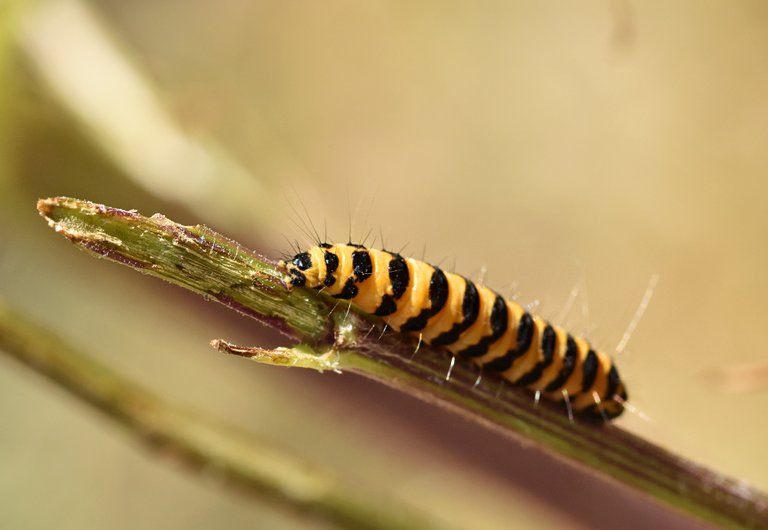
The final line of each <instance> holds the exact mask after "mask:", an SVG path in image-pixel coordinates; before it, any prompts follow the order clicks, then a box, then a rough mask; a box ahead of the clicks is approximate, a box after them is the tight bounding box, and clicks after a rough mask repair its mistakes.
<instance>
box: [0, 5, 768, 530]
mask: <svg viewBox="0 0 768 530" xmlns="http://www.w3.org/2000/svg"><path fill="white" fill-rule="evenodd" d="M767 94H768V6H767V5H766V4H765V2H761V1H758V0H744V1H741V2H735V3H734V2H730V3H728V2H710V1H704V2H655V3H648V2H643V3H641V2H634V1H630V0H599V1H594V2H587V3H579V4H573V3H568V2H554V3H553V2H546V3H542V2H535V1H513V2H493V1H491V2H485V3H480V4H478V3H466V2H452V1H449V2H446V1H439V2H438V1H428V2H351V1H343V0H342V1H330V2H309V1H295V2H277V1H261V2H246V1H232V2H211V1H205V0H195V1H189V0H186V1H183V2H182V1H179V0H168V1H165V2H150V1H133V2H117V1H94V2H85V1H81V0H49V1H45V0H41V1H21V0H5V1H4V2H2V3H0V296H2V297H3V298H4V299H6V300H7V301H8V302H9V303H10V304H12V305H13V306H14V307H16V308H18V309H20V310H24V311H26V312H28V313H29V314H31V315H32V316H34V317H35V318H37V319H38V320H39V321H41V322H42V323H44V324H45V325H46V326H48V327H49V328H50V329H52V330H54V331H56V332H58V333H60V334H61V335H62V336H63V337H65V338H66V339H68V340H70V341H71V342H73V343H75V344H78V345H80V346H81V347H82V348H83V349H84V350H86V351H88V352H90V353H91V354H93V355H94V356H95V357H97V358H98V359H99V360H101V361H102V362H105V363H108V364H109V365H110V366H112V367H114V368H115V369H117V370H119V371H120V372H121V373H123V374H125V375H126V376H128V377H130V378H132V379H134V380H136V381H139V382H141V383H142V384H145V385H147V386H148V387H150V388H152V389H153V390H154V391H156V392H158V393H160V394H161V395H163V396H165V397H167V398H168V399H170V400H173V401H176V402H180V403H184V404H188V405H190V406H193V407H195V408H198V409H201V410H203V411H207V412H210V413H211V414H212V415H216V416H218V417H221V418H224V419H226V420H228V421H230V422H232V423H234V424H237V425H239V426H241V427H243V428H245V429H247V430H249V431H252V432H254V433H256V434H258V435H260V436H262V437H264V438H265V439H267V440H270V441H273V442H275V443H276V444H278V445H280V446H282V447H285V448H286V449H288V450H290V451H293V452H295V453H297V454H299V455H301V456H303V457H305V458H307V459H312V460H316V461H319V462H322V463H323V464H325V465H327V466H329V467H331V468H333V469H335V470H337V471H338V472H339V473H340V474H341V475H342V476H344V477H345V478H347V479H349V480H350V481H353V482H354V483H356V484H360V486H361V487H363V488H370V489H372V490H374V491H380V492H387V495H390V496H391V497H393V498H396V499H398V500H401V501H402V502H404V503H406V504H412V505H414V506H418V507H420V508H423V509H425V510H427V511H430V512H432V513H433V514H435V515H436V516H437V517H438V518H440V519H441V520H443V521H446V522H451V523H453V524H455V525H457V526H459V527H462V528H552V527H557V528H599V527H603V528H615V527H617V526H619V525H620V526H622V527H624V528H629V527H633V525H636V526H635V527H638V528H640V527H644V526H647V525H648V524H649V521H652V520H654V518H657V517H659V518H663V517H665V516H664V514H663V513H661V512H660V511H657V510H655V509H653V508H652V507H649V506H648V505H647V504H645V503H643V502H642V499H635V498H633V497H631V496H629V495H626V494H624V493H622V492H616V491H614V490H613V489H612V488H611V487H609V486H607V485H604V484H601V483H598V482H595V483H583V482H582V481H581V480H582V479H581V478H580V476H578V475H576V474H574V473H573V472H571V471H570V470H568V469H567V468H564V467H563V466H561V465H560V464H558V463H556V462H554V461H552V460H551V459H548V458H546V457H544V456H542V455H540V454H539V453H538V452H537V451H535V450H534V449H531V448H521V447H520V446H518V445H517V444H514V443H510V442H509V441H507V440H504V439H501V438H500V437H499V436H497V435H495V434H492V433H489V432H486V431H484V430H483V429H482V428H480V427H478V426H477V425H473V424H469V423H467V422H465V421H464V420H462V419H460V418H458V417H456V416H453V415H450V414H447V413H444V412H442V411H439V410H437V409H435V408H433V407H430V406H427V405H424V404H422V403H420V402H417V401H415V400H413V399H411V398H407V397H404V396H401V395H398V394H396V393H395V392H392V391H390V390H388V389H386V388H384V387H382V386H379V385H376V384H373V383H370V382H368V381H365V380H362V379H360V378H357V377H355V376H352V375H341V376H338V375H334V374H316V373H313V372H309V371H300V370H287V369H281V368H273V367H265V366H259V365H256V364H254V363H249V362H247V361H245V360H242V359H236V358H228V357H225V356H222V355H220V354H217V353H215V352H214V351H212V349H211V348H210V347H209V346H208V341H209V340H210V339H213V338H217V337H221V338H226V339H228V340H231V341H234V342H236V343H240V344H258V345H265V346H274V345H277V344H281V343H282V339H281V338H280V337H278V336H276V335H275V334H273V333H271V332H270V331H268V330H264V329H262V328H260V327H259V326H258V325H256V324H254V323H252V322H249V321H247V320H246V319H244V318H242V317H239V316H237V315H235V314H234V313H231V312H229V311H227V310H226V309H224V308H223V307H219V306H217V305H215V304H212V303H206V302H205V301H203V300H202V299H200V298H198V297H196V296H193V295H191V294H189V293H186V292H182V291H181V290H179V289H176V288H172V287H170V286H167V285H165V284H163V283H161V282H160V281H158V280H155V279H150V278H146V277H142V276H139V275H137V274H135V273H134V272H133V271H130V270H128V269H126V268H121V267H118V266H116V265H113V264H108V263H105V262H100V261H97V260H95V259H92V258H91V257H89V256H87V255H86V254H84V253H81V252H78V251H76V250H75V249H74V248H73V247H72V246H71V245H70V244H69V243H67V242H66V241H65V240H64V239H63V238H60V237H58V236H56V235H55V234H54V233H53V232H52V231H51V230H50V229H48V228H47V227H46V225H45V223H44V222H43V220H42V219H40V218H39V217H38V215H37V212H36V211H35V201H36V200H37V199H38V198H40V197H49V196H55V195H68V196H74V197H78V198H83V199H89V200H93V201H97V202H103V203H106V204H109V205H111V206H117V207H122V208H126V209H137V210H139V211H140V212H141V213H143V214H146V215H150V214H152V213H154V212H162V213H164V214H165V215H167V216H168V217H170V218H171V219H174V220H176V221H179V222H183V223H186V224H196V223H205V224H207V225H209V226H211V227H212V228H214V229H215V230H217V231H219V232H221V233H223V234H226V235H229V236H231V237H234V238H236V239H238V240H239V241H241V242H242V243H244V244H246V245H249V246H252V247H253V248H255V249H257V250H259V251H260V252H262V253H264V254H266V255H269V256H272V257H279V255H280V254H281V253H283V252H291V249H290V246H289V244H288V243H287V242H286V239H285V238H288V239H289V240H291V241H293V240H294V239H299V241H300V242H301V243H302V244H307V243H306V240H302V237H303V236H302V235H301V232H300V231H299V229H298V228H297V227H296V221H297V218H298V217H299V215H298V214H297V213H296V212H295V211H294V210H298V211H299V212H301V211H302V208H303V207H302V206H301V204H302V203H303V204H304V205H306V209H307V212H308V216H309V217H310V218H311V220H312V222H313V223H314V224H315V226H317V227H318V230H320V232H323V231H325V230H327V233H328V235H329V239H331V240H341V241H346V239H347V238H348V233H349V232H350V231H351V233H352V237H353V239H362V238H363V237H364V236H365V234H366V233H367V232H368V231H369V230H372V231H373V234H376V235H377V236H378V234H379V233H381V234H382V235H383V237H384V240H385V243H386V245H387V247H389V248H394V249H399V248H401V247H403V246H405V250H404V252H405V253H410V254H411V255H413V256H416V257H419V258H420V257H421V256H422V255H424V256H425V257H426V259H427V260H429V261H432V262H442V263H443V265H444V266H445V267H448V268H451V269H453V270H455V271H457V272H461V273H463V274H465V275H468V276H470V277H473V278H475V279H478V278H480V277H481V276H482V274H483V273H482V271H483V270H484V269H485V268H487V274H485V282H486V283H487V284H488V285H491V286H493V287H495V288H496V289H498V290H499V291H500V292H502V293H504V294H507V295H510V296H513V295H514V296H517V299H518V300H519V301H521V302H523V303H535V304H538V307H537V311H538V312H539V313H540V314H542V315H544V316H546V317H548V318H553V319H558V321H559V323H560V324H563V325H567V326H568V327H569V328H570V329H572V330H573V331H575V332H581V333H585V334H586V335H587V336H588V337H589V338H590V339H591V340H592V341H593V343H594V344H596V345H597V346H599V347H601V348H602V349H604V350H606V351H613V350H614V348H615V347H616V345H617V343H618V342H619V340H620V338H621V336H622V334H623V333H624V331H625V329H626V328H627V325H628V323H629V321H630V320H631V318H632V315H633V313H634V312H635V310H636V307H637V305H638V304H639V303H640V300H641V298H642V296H643V293H644V291H645V289H646V286H647V285H648V282H649V279H650V278H651V277H652V275H653V274H656V273H658V275H659V282H658V285H657V287H656V290H655V294H654V297H653V300H652V302H651V305H650V307H649V309H648V311H647V313H646V315H645V316H644V318H643V319H642V321H641V322H640V324H639V326H638V328H637V330H636V332H635V333H634V335H633V336H632V339H631V341H630V343H629V347H628V348H627V350H626V351H625V352H623V353H622V355H621V356H620V358H619V359H618V361H617V362H618V364H619V366H620V368H621V370H622V374H623V377H624V378H625V380H626V381H627V384H628V386H629V392H630V397H631V401H632V403H633V404H634V406H636V407H638V408H639V409H640V410H641V411H642V413H643V414H645V415H647V416H648V417H649V418H650V421H646V420H644V419H643V417H642V416H641V415H640V414H625V415H624V416H623V417H622V418H621V419H620V420H619V421H618V425H620V426H621V427H622V428H626V429H628V430H630V431H632V432H635V433H637V434H638V435H640V436H643V437H645V438H647V439H649V440H651V441H653V442H655V443H657V444H660V445H663V446H664V447H667V448H668V449H670V450H672V451H673V452H676V453H679V454H682V455H685V456H687V457H689V458H691V459H694V460H696V461H698V462H700V463H702V464H705V465H707V466H709V467H711V468H714V469H716V470H718V471H721V472H724V473H726V474H728V475H730V476H732V477H735V478H738V479H743V480H745V481H747V482H749V483H751V484H753V485H755V486H757V487H759V488H762V489H763V490H765V489H768V459H766V458H765V457H764V452H765V451H764V450H765V447H766V445H768V424H766V422H765V421H764V416H765V413H766V411H767V410H768V408H767V407H768V382H765V381H763V382H762V383H764V384H761V381H760V380H759V378H758V379H757V380H756V381H752V380H751V379H750V375H749V374H753V373H758V368H757V367H758V366H759V365H760V363H768V351H766V349H765V347H764V344H765V343H766V333H767V332H766V326H765V322H766V319H768V307H766V303H765V300H767V299H768V277H767V276H766V272H765V271H766V270H768V245H767V244H766V242H768V238H767V236H768V233H766V229H767V228H768V208H766V199H765V197H766V194H767V193H768V179H766V176H768V96H766V95H767ZM302 215H303V213H302ZM369 240H370V238H369ZM377 245H381V237H380V236H378V237H377ZM574 289H578V290H579V296H578V298H577V300H576V303H575V304H574V309H573V310H572V311H570V312H569V313H568V314H567V315H563V314H562V313H563V311H562V310H563V307H564V306H565V305H566V303H567V301H568V297H569V293H571V291H572V290H574ZM751 366H754V367H755V368H754V369H752V368H750V367H751ZM732 367H736V368H742V367H746V368H744V369H743V370H741V371H739V372H732V371H730V369H731V368H732ZM745 382H746V383H745ZM742 383H745V384H742ZM276 404H279V406H276ZM0 423H1V424H2V427H0V526H2V527H3V528H46V527H49V526H51V525H55V526H56V527H57V528H61V529H70V528H71V529H76V528H77V529H81V528H97V527H101V528H114V529H122V528H125V529H129V528H137V527H149V528H185V529H195V528H200V529H203V528H210V527H212V526H213V525H214V524H215V525H222V526H224V527H227V528H246V527H247V528H253V527H254V526H256V527H259V528H305V527H307V525H308V523H307V522H306V521H304V520H302V519H299V518H297V517H295V516H292V515H290V514H286V513H285V512H284V511H280V510H277V509H275V508H274V507H272V506H270V505H269V504H268V503H258V502H256V503H254V502H253V501H252V500H251V499H246V498H242V497H239V496H236V495H235V496H233V495H232V494H231V492H229V491H226V490H223V489H221V488H218V487H216V486H215V485H214V484H211V483H208V482H205V481H200V480H199V478H198V477H193V476H192V475H189V474H186V473H183V472H180V471H178V470H177V469H174V468H173V467H172V466H170V465H168V463H167V462H165V461H163V460H161V459H158V458H157V457H155V456H152V455H149V454H147V453H145V452H144V451H143V450H141V449H137V446H136V445H135V444H134V443H133V442H131V441H129V439H128V438H126V437H125V436H124V434H123V433H122V432H120V430H118V429H116V428H114V426H113V425H112V424H111V423H109V422H108V421H107V420H106V419H104V418H102V417H100V416H98V415H97V414H96V413H94V412H93V411H91V410H90V409H88V408H85V407H83V406H82V405H81V404H80V403H78V402H76V401H75V400H74V399H72V398H71V397H70V396H68V395H65V394H64V393H63V392H62V391H60V390H59V389H57V388H55V387H54V386H52V385H51V384H50V383H48V382H47V381H44V380H42V379H41V378H40V377H39V376H37V375H35V374H33V373H31V372H30V371H29V370H27V369H26V368H24V367H21V366H20V365H17V364H16V363H15V362H14V361H12V360H10V359H8V358H5V357H0ZM577 480H579V482H578V483H576V482H575V481H577ZM660 520H664V521H665V522H666V524H668V525H674V524H677V525H680V526H681V527H682V525H683V524H684V523H683V522H681V521H677V520H676V519H674V518H672V519H660Z"/></svg>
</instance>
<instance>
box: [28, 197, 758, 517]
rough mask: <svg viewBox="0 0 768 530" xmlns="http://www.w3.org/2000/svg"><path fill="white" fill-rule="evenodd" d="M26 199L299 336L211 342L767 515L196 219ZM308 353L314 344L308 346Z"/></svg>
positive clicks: (610, 428) (107, 246) (145, 263)
mask: <svg viewBox="0 0 768 530" xmlns="http://www.w3.org/2000/svg"><path fill="white" fill-rule="evenodd" d="M38 209H39V210H40V212H41V213H42V214H43V215H44V216H45V217H46V218H47V219H48V222H49V224H50V225H51V226H52V227H53V228H54V229H55V230H56V231H57V232H59V233H61V234H62V235H64V236H65V237H67V238H68V239H70V240H71V241H72V242H73V243H75V244H77V245H78V246H79V247H80V248H83V249H85V250H88V251H90V252H92V253H94V254H96V255H98V256H101V257H106V258H108V259H111V260H113V261H117V262H120V263H122V264H124V265H128V266H130V267H133V268H135V269H137V270H139V271H141V272H144V273H147V274H151V275H154V276H157V277H160V278H163V279H165V280H167V281H170V282H171V283H175V284H177V285H180V286H182V287H186V288H188V289H192V290H194V291H196V292H198V293H202V294H204V295H207V296H210V297H212V298H214V299H216V300H218V301H219V302H221V303H223V304H225V305H227V306H229V307H231V308H233V309H236V310H238V311H240V312H241V313H244V314H246V315H248V316H251V317H253V318H255V319H257V320H259V321H261V322H264V323H266V324H268V325H271V326H273V327H275V328H277V329H279V330H281V331H282V332H283V333H285V334H286V335H288V336H289V337H291V338H293V339H297V340H300V341H302V342H304V343H307V344H308V345H309V346H302V347H300V348H295V349H285V348H284V349H280V350H275V351H272V352H269V351H265V350H260V349H258V348H256V349H252V348H242V347H238V346H232V345H230V344H227V343H225V342H223V341H215V346H216V347H218V348H219V349H220V350H222V351H227V352H229V353H235V354H238V355H244V356H248V357H251V358H253V359H254V360H257V361H260V362H267V363H270V364H281V365H286V364H288V365H295V366H303V367H311V368H316V369H319V370H323V369H329V368H332V369H336V370H346V371H351V372H356V373H359V374H362V375H364V376H366V377H369V378H372V379H375V380H378V381H381V382H382V383H384V384H386V385H389V386H391V387H395V388H398V389H400V390H402V391H403V392H406V393H409V394H412V395H415V396H417V397H419V398H421V399H424V400H426V401H429V402H432V403H435V404H437V405H440V406H442V407H445V408H448V409H451V410H453V411H456V412H458V413H460V414H463V415H464V416H466V417H468V418H470V419H473V420H475V421H477V422H480V423H482V424H484V425H486V426H488V427H491V428H493V429H496V430H498V431H500V432H502V433H504V434H505V435H507V436H510V437H512V438H515V439H517V440H519V441H521V442H522V443H527V444H530V443H531V442H534V443H535V444H536V446H537V447H539V448H541V449H542V450H543V451H546V452H548V453H551V454H553V455H555V456H556V457H558V458H560V459H561V460H564V461H566V462H568V463H570V464H572V465H574V466H576V467H577V468H579V469H581V470H583V471H584V472H585V473H592V474H597V475H599V476H601V477H604V478H605V479H607V480H610V481H613V482H614V483H615V484H617V485H623V486H625V487H628V488H630V489H632V490H635V491H638V492H642V493H644V494H646V495H647V496H650V497H652V498H654V499H656V500H657V501H660V502H662V503H664V504H667V505H669V506H672V507H674V508H676V509H678V510H680V511H682V512H686V513H689V514H691V515H694V516H696V517H698V518H701V519H704V520H706V521H709V522H711V523H715V524H719V525H723V526H727V527H733V528H756V527H759V526H760V525H763V524H765V521H766V520H768V498H766V496H765V495H764V494H763V493H761V492H759V491H757V490H755V489H753V488H751V487H749V486H747V485H745V484H743V483H739V482H737V481H734V480H732V479H730V478H728V477H724V476H722V475H720V474H718V473H715V472H713V471H710V470H708V469H706V468H704V467H703V466H700V465H697V464H695V463H693V462H690V461H688V460H686V459H684V458H682V457H680V456H677V455H674V454H672V453H669V452H667V451H666V450H664V449H662V448H660V447H658V446H655V445H653V444H651V443H649V442H647V441H645V440H643V439H641V438H638V437H637V436H634V435H632V434H629V433H627V432H625V431H623V430H621V429H620V428H618V427H616V426H615V425H613V424H605V425H599V426H598V425H594V424H591V423H586V422H584V421H580V420H579V419H578V418H577V419H576V421H575V422H571V421H569V419H568V417H567V416H566V415H565V414H563V412H562V411H561V410H560V409H559V408H557V407H555V406H553V405H551V404H550V403H548V402H547V403H545V402H542V403H540V404H538V405H537V406H533V405H532V404H531V397H530V394H528V393H527V392H524V391H518V390H516V389H509V388H504V387H503V386H500V385H501V382H500V380H498V379H494V378H491V377H489V378H486V379H485V380H484V381H483V382H482V383H481V384H476V381H477V376H478V374H477V372H476V369H474V368H473V367H472V366H471V365H465V364H463V363H458V364H457V365H456V366H455V367H454V369H453V370H452V372H451V378H450V381H446V355H445V353H444V352H442V351H439V350H435V349H432V348H429V347H424V346H423V345H422V347H421V348H420V349H419V351H418V355H413V353H414V352H413V344H412V343H411V342H410V341H409V340H407V338H404V337H403V336H401V335H400V334H396V333H383V334H382V333H381V331H380V326H381V323H380V322H378V321H376V319H372V318H371V317H369V316H366V315H363V314H361V313H359V312H358V311H356V310H354V309H352V310H351V311H349V310H348V308H347V307H344V308H342V309H343V310H340V311H333V308H334V302H333V301H332V300H330V299H329V298H327V297H325V296H323V295H318V294H317V293H316V292H314V291H309V290H304V289H290V288H289V287H288V285H287V284H286V282H285V275H284V273H283V272H282V271H281V270H280V269H279V266H278V264H276V263H274V262H273V261H271V260H268V259H266V258H263V257H261V256H259V255H257V254H255V253H253V252H251V251H249V250H247V249H245V248H243V247H241V246H240V245H238V244H237V243H235V242H233V241H230V240H229V239H227V238H225V237H223V236H221V235H218V234H216V233H215V232H213V231H211V230H209V229H207V228H205V227H201V226H195V227H186V226H181V225H178V224H175V223H173V222H171V221H169V220H167V219H166V218H165V217H162V216H158V215H155V216H153V217H151V218H146V217H142V216H140V215H139V214H137V213H135V212H126V211H124V210H118V209H115V208H110V207H106V206H102V205H97V204H93V203H90V202H86V201H80V200H75V199H67V198H55V199H47V200H42V201H40V202H39V203H38ZM313 355H317V357H314V356H313Z"/></svg>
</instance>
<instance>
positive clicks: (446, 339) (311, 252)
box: [283, 243, 627, 421]
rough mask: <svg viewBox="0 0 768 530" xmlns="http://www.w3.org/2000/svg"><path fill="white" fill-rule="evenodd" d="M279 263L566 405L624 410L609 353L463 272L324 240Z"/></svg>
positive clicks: (596, 415)
mask: <svg viewBox="0 0 768 530" xmlns="http://www.w3.org/2000/svg"><path fill="white" fill-rule="evenodd" d="M283 266H284V267H285V269H286V270H287V272H288V274H289V277H290V283H291V285H292V286H294V287H308V288H314V289H317V290H320V289H322V290H323V292H325V293H327V294H329V295H331V296H333V297H334V298H338V299H342V300H348V301H349V302H350V303H352V304H354V305H355V306H357V307H358V308H359V309H361V310H362V311H364V312H366V313H369V314H372V315H376V316H378V317H381V318H383V319H384V321H385V322H386V324H387V325H388V326H389V327H390V328H392V329H394V330H395V331H399V332H404V333H409V334H411V335H414V336H418V337H419V338H420V340H422V341H424V342H425V343H427V344H429V345H431V346H437V347H441V348H444V349H446V350H447V351H448V352H449V353H450V354H451V355H453V356H454V357H457V358H459V359H468V360H471V361H472V362H474V363H475V364H477V365H478V366H479V367H480V368H481V370H482V371H483V373H486V372H490V373H497V374H499V375H500V376H501V377H502V378H503V379H504V381H506V382H508V383H510V384H512V385H513V386H519V387H526V388H528V389H530V390H532V391H534V392H536V393H537V397H538V396H539V395H540V396H544V397H545V398H547V399H549V400H552V401H556V402H561V403H563V404H564V405H566V406H567V407H569V409H568V410H569V413H570V410H573V411H576V412H578V413H580V414H581V415H583V416H584V417H586V418H590V419H595V420H605V421H607V420H611V419H613V418H616V417H617V416H619V415H620V414H621V413H622V412H623V411H624V402H626V400H627V391H626V388H625V386H624V383H623V382H622V380H621V378H620V376H619V372H618V370H617V369H616V366H615V365H614V363H613V361H612V359H611V357H610V356H608V355H607V354H605V353H603V352H601V351H596V350H594V349H592V347H591V346H590V344H589V343H588V342H587V341H586V340H585V339H583V338H580V337H575V336H572V335H571V334H569V333H567V332H566V331H564V330H563V329H561V328H559V327H557V326H555V325H553V324H550V323H548V322H546V321H545V320H544V319H542V318H539V317H536V316H533V315H531V314H530V313H529V312H528V311H526V310H525V309H524V308H523V307H522V306H521V305H519V304H517V303H515V302H513V301H510V300H506V299H505V298H504V297H503V296H501V295H500V294H498V293H496V292H494V291H493V290H491V289H489V288H487V287H484V286H478V285H476V284H475V283H474V282H472V281H471V280H469V279H467V278H465V277H463V276H460V275H458V274H454V273H451V272H446V271H443V270H441V269H440V268H438V267H436V266H434V265H430V264H428V263H426V262H424V261H419V260H416V259H413V258H406V257H403V256H401V255H400V254H399V253H396V252H389V251H386V250H377V249H369V248H366V247H364V246H363V245H356V244H352V243H349V244H328V243H322V244H320V245H318V246H313V247H311V248H309V249H308V250H306V251H304V252H299V253H298V254H296V255H295V256H294V257H293V259H291V261H290V262H288V263H284V262H283Z"/></svg>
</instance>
